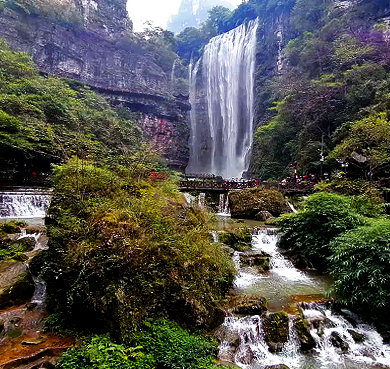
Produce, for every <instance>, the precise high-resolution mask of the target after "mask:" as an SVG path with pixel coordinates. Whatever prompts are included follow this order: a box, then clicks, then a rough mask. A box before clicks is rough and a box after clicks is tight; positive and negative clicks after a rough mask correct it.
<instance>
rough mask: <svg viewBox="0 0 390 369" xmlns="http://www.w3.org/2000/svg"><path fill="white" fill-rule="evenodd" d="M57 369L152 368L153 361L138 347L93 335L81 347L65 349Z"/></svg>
mask: <svg viewBox="0 0 390 369" xmlns="http://www.w3.org/2000/svg"><path fill="white" fill-rule="evenodd" d="M56 368H58V369H74V368H78V369H103V368H105V369H152V368H154V361H153V358H152V357H151V356H150V355H145V354H144V353H142V352H141V351H140V348H139V347H136V348H125V347H124V346H123V345H118V344H115V343H113V342H111V341H110V339H109V338H108V337H107V336H95V337H92V338H91V339H90V341H89V342H86V344H85V345H84V346H83V347H81V348H76V349H71V350H68V351H66V352H65V353H64V354H63V355H62V356H61V359H60V361H59V363H58V364H57V365H56Z"/></svg>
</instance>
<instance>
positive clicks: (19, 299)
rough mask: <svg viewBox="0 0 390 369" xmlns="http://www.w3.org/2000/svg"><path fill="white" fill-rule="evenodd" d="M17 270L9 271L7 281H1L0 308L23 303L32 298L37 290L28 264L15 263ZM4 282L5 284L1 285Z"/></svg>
mask: <svg viewBox="0 0 390 369" xmlns="http://www.w3.org/2000/svg"><path fill="white" fill-rule="evenodd" d="M15 267H16V270H17V272H15V271H14V270H11V271H9V274H10V275H8V276H6V277H5V282H6V283H1V282H3V281H1V282H0V309H3V308H6V307H9V306H13V305H18V304H23V303H25V302H26V301H28V300H30V299H31V297H32V295H33V294H34V291H35V286H34V282H33V280H32V277H31V274H30V272H29V271H28V270H27V266H22V267H21V268H20V265H15ZM1 284H3V285H1Z"/></svg>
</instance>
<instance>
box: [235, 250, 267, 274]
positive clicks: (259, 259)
mask: <svg viewBox="0 0 390 369" xmlns="http://www.w3.org/2000/svg"><path fill="white" fill-rule="evenodd" d="M240 261H241V263H242V264H243V265H248V266H251V267H255V268H256V269H257V270H258V272H259V273H265V272H268V271H269V255H268V254H266V253H265V252H262V251H259V252H245V253H242V254H241V255H240Z"/></svg>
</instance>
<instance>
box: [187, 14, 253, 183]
mask: <svg viewBox="0 0 390 369" xmlns="http://www.w3.org/2000/svg"><path fill="white" fill-rule="evenodd" d="M257 27H258V20H252V21H250V22H248V23H247V24H243V25H241V26H239V27H237V28H235V29H233V30H231V31H229V32H227V33H224V34H222V35H219V36H217V37H214V38H212V39H211V40H210V42H209V43H208V44H207V45H206V47H205V51H204V55H203V57H202V59H201V62H202V77H203V81H204V86H205V95H206V96H205V100H206V106H207V115H208V119H207V122H198V117H197V116H196V109H195V108H194V104H197V102H198V101H197V98H196V95H197V80H198V79H197V74H198V72H199V70H200V61H198V62H197V63H196V64H195V66H194V67H193V66H192V64H191V67H190V76H189V81H190V103H191V105H192V107H193V109H192V111H191V142H190V146H191V148H190V160H189V165H188V168H187V170H188V171H189V172H191V173H202V172H208V173H213V174H215V175H220V176H222V177H223V178H233V177H238V178H240V177H241V175H242V173H243V172H244V171H245V170H246V169H247V168H248V164H249V153H250V149H251V145H252V139H253V100H254V67H255V54H256V31H257ZM201 123H203V124H201ZM205 125H207V129H205Z"/></svg>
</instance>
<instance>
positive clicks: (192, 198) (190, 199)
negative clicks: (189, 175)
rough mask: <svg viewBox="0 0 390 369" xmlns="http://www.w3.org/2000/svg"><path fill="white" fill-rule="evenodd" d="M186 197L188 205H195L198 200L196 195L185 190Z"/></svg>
mask: <svg viewBox="0 0 390 369" xmlns="http://www.w3.org/2000/svg"><path fill="white" fill-rule="evenodd" d="M184 198H185V199H186V203H187V205H189V206H192V205H195V200H196V198H195V196H192V195H191V194H189V193H188V192H184Z"/></svg>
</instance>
